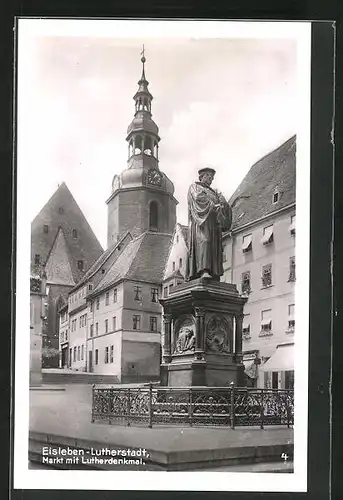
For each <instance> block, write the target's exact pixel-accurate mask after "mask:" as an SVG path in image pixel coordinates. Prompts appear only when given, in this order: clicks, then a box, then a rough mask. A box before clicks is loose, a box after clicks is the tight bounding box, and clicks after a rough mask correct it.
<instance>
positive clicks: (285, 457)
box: [281, 453, 288, 462]
mask: <svg viewBox="0 0 343 500" xmlns="http://www.w3.org/2000/svg"><path fill="white" fill-rule="evenodd" d="M281 458H282V459H283V460H284V461H285V462H286V460H288V455H287V453H282V454H281Z"/></svg>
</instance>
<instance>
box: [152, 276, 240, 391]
mask: <svg viewBox="0 0 343 500" xmlns="http://www.w3.org/2000/svg"><path fill="white" fill-rule="evenodd" d="M246 300H247V299H246V298H243V297H240V296H239V293H238V291H237V288H236V286H235V285H232V284H228V283H220V282H218V281H214V280H211V279H208V278H199V279H197V280H192V281H189V282H186V283H183V284H181V285H178V286H176V287H174V290H173V291H172V292H171V293H170V295H169V296H168V297H167V298H165V299H160V303H161V304H162V306H163V312H164V316H163V338H162V365H161V385H164V386H173V387H188V386H211V387H224V386H227V385H229V384H230V383H231V382H233V383H234V384H235V385H236V386H243V382H244V365H243V362H242V325H243V306H244V304H245V302H246Z"/></svg>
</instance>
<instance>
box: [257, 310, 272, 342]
mask: <svg viewBox="0 0 343 500" xmlns="http://www.w3.org/2000/svg"><path fill="white" fill-rule="evenodd" d="M271 314H272V310H271V309H265V310H264V311H262V312H261V333H260V335H262V336H263V335H269V334H270V333H271V329H272V320H271Z"/></svg>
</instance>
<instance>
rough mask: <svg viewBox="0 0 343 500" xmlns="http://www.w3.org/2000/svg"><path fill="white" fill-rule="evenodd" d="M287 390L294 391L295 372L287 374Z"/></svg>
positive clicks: (291, 371)
mask: <svg viewBox="0 0 343 500" xmlns="http://www.w3.org/2000/svg"><path fill="white" fill-rule="evenodd" d="M285 389H294V371H293V370H290V371H286V372H285Z"/></svg>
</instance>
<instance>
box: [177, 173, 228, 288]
mask: <svg viewBox="0 0 343 500" xmlns="http://www.w3.org/2000/svg"><path fill="white" fill-rule="evenodd" d="M215 173H216V172H215V170H213V169H212V168H208V167H206V168H202V169H201V170H199V181H198V182H195V183H193V184H192V185H191V186H190V188H189V190H188V219H189V226H188V244H189V249H188V259H187V271H186V279H187V280H193V279H196V278H200V277H202V278H212V279H213V280H216V281H219V280H220V276H222V275H223V273H224V270H223V246H222V232H223V231H229V229H230V227H231V222H232V211H231V207H230V205H229V204H228V202H227V201H226V199H225V197H224V196H223V195H222V194H221V193H220V192H219V191H217V190H215V189H212V188H211V184H212V181H213V178H214V175H215Z"/></svg>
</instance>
